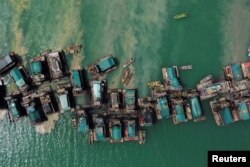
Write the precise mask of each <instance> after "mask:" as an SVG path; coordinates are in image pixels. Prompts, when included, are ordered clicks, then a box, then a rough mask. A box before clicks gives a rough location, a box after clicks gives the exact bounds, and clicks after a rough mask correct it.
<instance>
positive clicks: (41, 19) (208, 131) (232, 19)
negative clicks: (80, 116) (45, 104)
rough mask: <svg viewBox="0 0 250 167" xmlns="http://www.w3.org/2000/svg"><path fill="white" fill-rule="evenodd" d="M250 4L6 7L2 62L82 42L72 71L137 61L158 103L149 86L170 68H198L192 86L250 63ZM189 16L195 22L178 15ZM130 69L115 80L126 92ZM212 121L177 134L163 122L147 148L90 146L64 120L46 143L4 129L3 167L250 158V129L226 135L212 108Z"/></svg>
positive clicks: (3, 3)
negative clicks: (223, 154) (235, 154)
mask: <svg viewBox="0 0 250 167" xmlns="http://www.w3.org/2000/svg"><path fill="white" fill-rule="evenodd" d="M249 7H250V4H249V3H248V1H247V0H238V1H237V2H236V1H233V0H221V1H218V0H210V1H198V0H186V1H181V0H155V1H150V0H144V1H141V0H126V1H124V0H105V1H103V0H82V1H81V0H71V1H64V2H61V1H59V0H54V1H49V0H44V1H39V0H0V54H1V55H3V54H6V53H8V52H9V51H11V50H12V51H15V52H17V53H19V54H20V55H23V56H24V57H23V59H24V63H26V61H28V60H29V58H30V57H32V56H36V55H37V54H39V53H40V52H42V51H43V50H45V49H48V48H51V49H61V48H65V47H67V46H68V45H70V44H72V43H83V44H84V51H83V52H82V53H81V55H80V56H75V57H73V58H69V59H70V61H69V63H70V64H71V65H72V66H74V67H75V66H76V67H77V66H79V65H82V66H84V67H86V65H87V64H89V63H91V62H93V61H94V60H95V59H97V58H100V57H101V56H103V55H106V54H113V55H115V56H116V57H117V58H118V60H119V63H120V64H123V63H124V62H126V60H127V59H128V58H130V57H131V56H135V58H136V61H135V64H134V65H133V71H134V79H133V80H132V81H133V82H132V83H131V84H130V85H129V87H135V88H138V90H139V94H140V96H145V95H149V91H148V88H147V86H146V83H147V81H151V80H162V76H161V68H162V67H164V66H168V65H174V64H177V65H185V64H192V65H193V67H194V69H193V70H192V71H187V72H182V73H181V80H182V82H183V84H184V85H185V87H187V88H188V87H194V86H195V84H196V83H197V82H198V81H199V80H200V79H201V78H202V77H204V76H205V75H207V74H213V75H215V76H219V75H220V74H221V73H222V70H221V69H222V66H223V65H225V64H227V63H233V62H237V61H243V60H246V59H247V56H246V50H247V47H248V45H249V44H250V43H249V42H250V41H249V36H250V21H249V19H248V18H249V17H250V8H249ZM183 11H187V12H189V13H190V17H188V18H187V19H185V20H179V21H176V20H174V19H173V16H174V15H175V14H177V13H179V12H183ZM122 72H123V69H122V68H119V69H118V70H116V71H115V72H113V73H111V74H110V75H109V76H108V83H109V85H110V87H120V86H121V83H120V79H121V74H122ZM203 110H204V111H205V113H206V116H207V120H206V121H205V122H200V123H193V122H189V123H187V124H181V125H173V123H172V120H170V119H168V120H162V121H159V122H157V124H156V125H155V126H153V127H150V128H147V142H146V144H145V145H139V144H138V143H123V144H112V145H111V144H109V143H96V144H94V145H91V146H90V145H89V144H88V139H87V137H84V136H82V135H81V134H79V133H77V132H76V130H75V129H73V128H72V125H71V119H70V116H69V115H68V114H67V113H64V114H61V115H60V118H59V121H58V122H57V123H56V125H55V129H54V130H52V132H51V133H49V134H43V135H42V134H39V133H37V132H36V131H35V129H34V128H33V127H31V125H30V124H29V121H28V119H26V118H25V119H23V120H21V121H19V122H17V123H16V124H9V123H8V120H7V119H4V120H2V121H1V122H0V132H1V133H0V166H4V167H5V166H41V167H42V166H70V167H71V166H89V167H99V166H103V167H112V166H121V167H123V166H124V167H125V166H137V167H152V166H159V167H168V166H170V167H175V166H176V167H189V166H190V167H191V166H192V167H193V166H197V167H200V166H206V157H207V150H217V149H219V150H221V149H222V150H224V149H226V150H227V149H228V150H230V149H233V150H247V149H248V150H249V149H250V143H249V138H250V132H249V130H248V128H249V126H250V122H249V121H246V122H240V123H236V124H233V125H230V126H227V127H217V126H216V125H215V122H214V120H213V117H212V115H211V112H210V109H209V106H208V103H207V102H204V105H203Z"/></svg>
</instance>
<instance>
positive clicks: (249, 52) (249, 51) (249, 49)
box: [247, 46, 250, 57]
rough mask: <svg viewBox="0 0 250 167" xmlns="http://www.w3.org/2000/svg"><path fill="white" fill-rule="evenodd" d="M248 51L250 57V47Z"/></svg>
mask: <svg viewBox="0 0 250 167" xmlns="http://www.w3.org/2000/svg"><path fill="white" fill-rule="evenodd" d="M247 51H248V56H249V57H250V46H249V47H248V49H247Z"/></svg>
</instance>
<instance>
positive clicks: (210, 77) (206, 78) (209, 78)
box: [200, 75, 213, 84]
mask: <svg viewBox="0 0 250 167" xmlns="http://www.w3.org/2000/svg"><path fill="white" fill-rule="evenodd" d="M212 78H213V76H212V75H208V76H206V77H205V78H203V79H202V80H200V83H201V84H202V83H205V82H207V81H209V80H211V79H212Z"/></svg>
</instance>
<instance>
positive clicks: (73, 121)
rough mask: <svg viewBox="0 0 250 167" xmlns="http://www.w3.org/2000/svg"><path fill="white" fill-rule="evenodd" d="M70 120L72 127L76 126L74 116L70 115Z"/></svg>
mask: <svg viewBox="0 0 250 167" xmlns="http://www.w3.org/2000/svg"><path fill="white" fill-rule="evenodd" d="M71 122H72V125H73V127H74V128H76V119H75V118H74V117H72V119H71Z"/></svg>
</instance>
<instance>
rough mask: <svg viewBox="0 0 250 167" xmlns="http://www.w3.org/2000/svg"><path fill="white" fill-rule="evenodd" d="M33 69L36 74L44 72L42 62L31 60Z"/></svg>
mask: <svg viewBox="0 0 250 167" xmlns="http://www.w3.org/2000/svg"><path fill="white" fill-rule="evenodd" d="M31 70H32V73H33V74H34V75H38V74H41V73H42V62H40V61H33V62H31Z"/></svg>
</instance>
